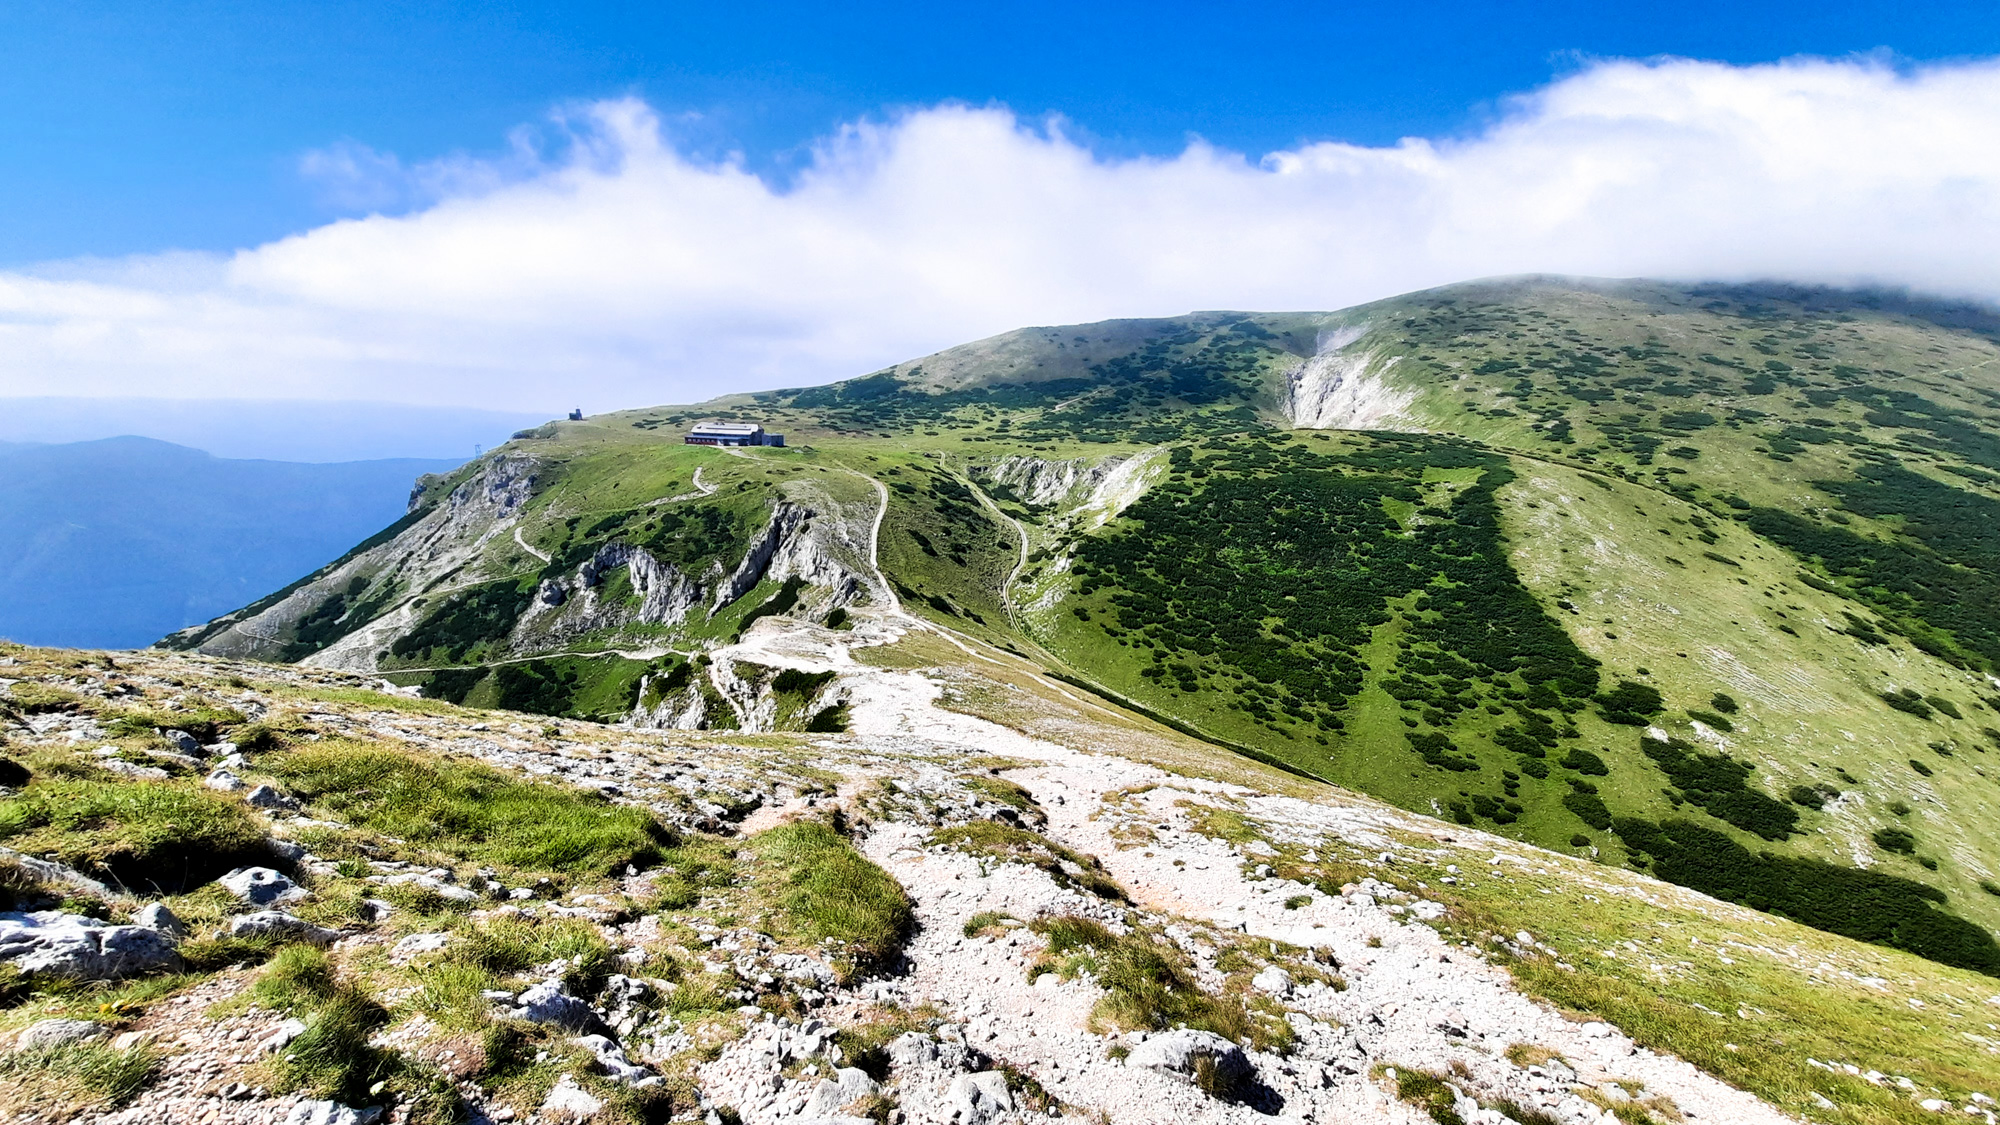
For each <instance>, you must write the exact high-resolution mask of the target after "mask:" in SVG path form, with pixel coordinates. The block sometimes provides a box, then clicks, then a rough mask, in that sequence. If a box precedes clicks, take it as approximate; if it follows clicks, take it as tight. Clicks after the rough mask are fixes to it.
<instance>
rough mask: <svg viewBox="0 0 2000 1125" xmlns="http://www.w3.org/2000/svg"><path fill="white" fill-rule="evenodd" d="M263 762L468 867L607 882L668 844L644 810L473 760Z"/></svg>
mask: <svg viewBox="0 0 2000 1125" xmlns="http://www.w3.org/2000/svg"><path fill="white" fill-rule="evenodd" d="M259 764H260V765H263V766H265V767H266V768H268V769H270V770H271V772H272V773H274V774H276V775H277V776H278V777H279V778H281V779H282V780H283V781H284V782H285V784H286V785H287V786H289V787H290V788H291V789H292V791H293V792H294V793H296V794H297V795H298V796H300V797H302V798H304V799H305V800H307V801H310V802H312V803H313V804H315V805H318V806H320V807H322V808H325V809H327V810H330V811H332V812H334V813H336V814H337V815H339V816H340V817H341V818H342V819H344V820H346V821H348V822H349V823H351V824H354V825H356V826H359V827H364V828H367V829H370V830H373V831H376V832H380V833H384V834H387V835H391V836H397V837H400V838H402V839H405V840H408V841H411V842H412V843H416V844H420V845H425V846H430V847H435V848H439V849H442V850H446V851H450V852H452V853H454V854H457V855H459V856H461V857H463V858H465V859H467V860H469V861H476V862H483V863H494V864H502V865H506V866H509V867H515V868H522V869H532V870H544V871H561V872H567V873H573V874H592V875H606V874H611V873H613V872H616V871H619V870H622V869H623V868H625V867H627V866H634V867H642V868H643V867H650V866H652V865H653V864H654V863H657V862H658V861H659V859H660V855H661V849H662V848H663V847H665V846H666V845H668V844H670V843H671V842H672V840H673V837H672V835H671V833H669V832H668V831H667V829H666V828H665V827H663V826H662V825H661V824H660V823H659V822H658V821H657V820H655V819H654V818H653V817H652V816H651V815H650V814H648V813H646V812H645V811H643V810H640V809H633V808H625V807H621V806H616V805H611V804H607V803H606V802H605V801H604V800H603V799H602V798H601V797H599V796H597V795H596V794H593V793H588V792H585V791H584V790H580V789H573V788H569V787H567V786H559V785H549V784H543V783H540V782H529V781H520V780H517V779H515V778H513V777H510V776H508V775H507V774H504V773H502V772H500V771H499V770H496V769H492V768H490V767H487V766H483V765H477V764H473V763H470V762H460V761H451V760H447V759H443V758H436V757H431V756H428V755H421V754H416V753H411V752H406V751H400V750H391V749H384V748H380V747H371V746H359V745H354V744H347V743H334V744H327V743H316V744H313V745H311V746H309V747H304V748H300V749H296V750H292V751H289V752H286V753H284V754H282V755H278V756H275V757H272V758H270V759H266V760H263V761H260V763H259Z"/></svg>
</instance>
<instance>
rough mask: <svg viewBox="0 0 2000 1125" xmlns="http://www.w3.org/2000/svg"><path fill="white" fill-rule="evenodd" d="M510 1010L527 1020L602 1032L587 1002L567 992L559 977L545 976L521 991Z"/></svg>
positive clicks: (604, 1031) (603, 1031) (582, 1030)
mask: <svg viewBox="0 0 2000 1125" xmlns="http://www.w3.org/2000/svg"><path fill="white" fill-rule="evenodd" d="M514 1014H515V1015H516V1016H518V1017H520V1018H521V1019H524V1020H527V1021H528V1022H529V1023H543V1024H548V1025H550V1026H552V1027H560V1028H563V1029H564V1030H567V1031H574V1032H578V1033H580V1034H584V1035H604V1034H606V1033H608V1032H609V1031H610V1030H611V1029H610V1028H608V1027H605V1026H604V1021H603V1020H601V1019H599V1018H598V1016H597V1013H596V1012H595V1011H594V1010H592V1008H591V1006H590V1005H589V1004H586V1003H584V1002H583V1001H581V1000H579V999H577V998H576V997H574V996H571V995H570V994H569V990H568V989H566V988H564V987H563V983H562V982H561V981H559V980H553V979H551V980H545V981H543V982H542V983H540V984H538V985H536V986H534V987H533V988H530V989H528V990H527V991H525V992H523V993H521V995H520V998H519V999H518V1000H516V1001H515V1008H514Z"/></svg>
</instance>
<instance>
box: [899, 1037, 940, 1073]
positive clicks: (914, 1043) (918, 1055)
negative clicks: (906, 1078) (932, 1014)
mask: <svg viewBox="0 0 2000 1125" xmlns="http://www.w3.org/2000/svg"><path fill="white" fill-rule="evenodd" d="M886 1050H887V1051H888V1054H889V1064H890V1065H891V1066H894V1067H895V1068H896V1069H897V1070H909V1069H912V1068H914V1067H919V1066H923V1065H924V1064H925V1063H930V1062H935V1061H937V1057H938V1049H937V1040H935V1039H932V1038H931V1037H930V1036H928V1035H923V1034H920V1033H918V1032H915V1031H906V1032H904V1033H903V1034H901V1035H898V1036H896V1037H895V1038H894V1039H891V1040H889V1045H888V1047H887V1048H886Z"/></svg>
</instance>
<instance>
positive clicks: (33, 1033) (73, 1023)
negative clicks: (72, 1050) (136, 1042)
mask: <svg viewBox="0 0 2000 1125" xmlns="http://www.w3.org/2000/svg"><path fill="white" fill-rule="evenodd" d="M110 1034H111V1029H110V1028H108V1027H105V1026H104V1025H103V1024H101V1023H92V1022H90V1021H89V1020H38V1021H36V1022H35V1023H32V1024H30V1025H29V1026H28V1029H27V1030H26V1031H23V1032H22V1033H21V1034H20V1037H19V1038H17V1039H15V1040H14V1046H15V1049H17V1050H22V1051H45V1050H48V1049H50V1048H52V1047H67V1046H69V1045H70V1044H72V1043H85V1042H89V1041H90V1040H93V1039H103V1038H105V1037H106V1036H108V1035H110Z"/></svg>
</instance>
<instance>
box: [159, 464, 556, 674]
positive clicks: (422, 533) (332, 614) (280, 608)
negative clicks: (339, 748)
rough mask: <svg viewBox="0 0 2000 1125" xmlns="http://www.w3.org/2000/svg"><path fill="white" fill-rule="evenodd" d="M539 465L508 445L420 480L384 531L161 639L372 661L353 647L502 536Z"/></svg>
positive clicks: (246, 652) (229, 651)
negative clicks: (283, 584)
mask: <svg viewBox="0 0 2000 1125" xmlns="http://www.w3.org/2000/svg"><path fill="white" fill-rule="evenodd" d="M541 470H542V464H541V462H540V460H539V459H538V458H536V457H534V456H532V455H529V454H525V453H521V452H518V451H513V450H508V451H505V452H502V453H498V454H496V455H494V456H492V457H489V458H487V459H485V460H483V461H479V462H476V463H475V464H474V465H472V466H470V467H468V468H467V469H465V470H461V472H460V473H459V474H456V475H454V476H453V477H446V478H442V479H441V480H440V479H438V478H426V479H425V480H424V481H422V482H419V484H418V487H417V488H415V489H414V490H412V492H411V495H410V510H409V512H408V514H406V515H405V516H404V518H403V519H402V520H400V521H398V522H397V523H396V524H392V525H391V526H390V527H389V528H388V529H386V530H385V531H384V532H383V533H381V534H379V535H377V536H375V537H374V538H372V539H369V540H367V541H365V542H363V543H362V544H361V545H360V546H358V547H356V548H355V549H354V550H352V551H350V552H348V553H347V554H346V555H344V556H342V557H341V558H340V559H337V560H335V561H334V562H333V563H330V564H328V565H327V566H326V567H324V568H322V569H320V570H319V571H317V572H315V573H313V574H311V575H309V576H307V577H306V578H305V579H302V580H301V581H299V582H297V583H295V584H293V585H292V586H289V587H287V588H285V589H284V590H280V591H279V592H278V593H276V594H273V595H271V596H270V597H268V598H265V599H263V600H262V601H259V602H256V603H253V604H252V605H249V606H247V607H245V608H243V609H240V610H238V611H236V612H235V613H231V614H226V615H224V616H223V617H220V618H217V619H216V620H214V621H211V622H209V623H208V624H207V625H203V626H200V627H197V628H194V629H185V630H182V631H181V632H179V633H176V634H174V635H173V636H171V637H169V638H167V640H166V642H165V643H164V647H168V648H182V649H192V650H194V651H197V652H202V653H205V654H207V655H210V656H226V657H233V658H238V659H248V660H299V659H303V658H307V657H310V656H314V655H318V656H320V660H319V661H318V663H321V664H324V665H326V666H328V667H340V668H363V667H372V664H369V663H368V662H367V661H365V660H361V659H358V658H357V656H356V655H355V654H356V653H357V652H358V651H365V650H366V649H367V648H368V647H369V643H370V641H371V640H373V639H379V638H380V637H383V636H390V635H393V632H394V629H395V627H396V626H397V625H398V624H399V623H406V622H407V620H408V616H409V615H408V614H407V612H405V611H406V609H407V602H408V601H409V599H410V598H411V597H412V596H414V595H415V594H417V593H419V592H425V591H433V592H434V591H435V590H436V589H437V588H439V587H441V586H443V585H444V584H445V583H446V582H447V581H448V580H449V579H451V578H452V577H454V576H457V575H459V574H461V573H462V572H464V571H466V570H467V569H468V568H470V567H473V566H474V564H475V563H476V562H477V561H478V560H479V558H480V556H481V555H482V554H483V553H484V552H485V551H486V549H487V547H488V545H489V544H490V543H491V542H492V541H493V540H494V539H495V538H496V537H499V536H504V535H506V534H507V533H508V532H509V531H510V530H511V529H512V528H513V526H514V525H515V522H516V520H517V519H518V517H519V513H520V512H521V510H522V507H523V506H524V505H525V504H527V502H528V501H529V500H530V499H532V498H533V497H534V495H535V493H536V485H537V481H538V479H539V476H540V473H541ZM454 481H455V482H456V483H453V482H454ZM446 486H449V487H446ZM440 489H443V491H442V493H441V494H440ZM385 615H386V617H385ZM357 634H365V635H366V638H368V639H363V638H362V637H360V636H358V635H357Z"/></svg>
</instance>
